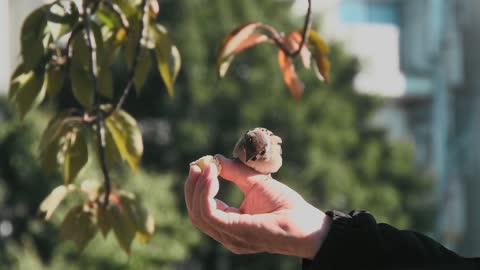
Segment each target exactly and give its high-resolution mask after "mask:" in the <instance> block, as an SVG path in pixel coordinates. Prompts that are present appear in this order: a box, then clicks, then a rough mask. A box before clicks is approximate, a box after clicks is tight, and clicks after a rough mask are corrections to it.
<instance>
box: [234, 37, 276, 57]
mask: <svg viewBox="0 0 480 270" xmlns="http://www.w3.org/2000/svg"><path fill="white" fill-rule="evenodd" d="M268 40H269V39H268V37H267V36H266V35H263V34H251V35H250V36H248V37H247V38H246V39H245V40H243V41H242V42H241V43H240V44H238V47H237V48H236V49H235V50H234V51H233V53H234V54H237V53H239V52H241V51H243V50H246V49H248V48H250V47H252V46H255V45H257V44H259V43H262V42H266V41H268Z"/></svg>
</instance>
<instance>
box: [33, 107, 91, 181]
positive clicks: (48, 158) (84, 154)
mask: <svg viewBox="0 0 480 270" xmlns="http://www.w3.org/2000/svg"><path fill="white" fill-rule="evenodd" d="M69 114H70V112H64V113H62V114H60V115H59V116H57V117H55V118H54V119H52V120H51V121H50V123H49V124H48V126H47V128H46V129H45V131H44V133H43V135H42V138H41V140H40V147H39V151H40V156H39V158H40V161H41V164H42V168H43V169H44V170H45V171H51V170H52V169H54V168H57V167H58V166H62V168H63V174H64V182H65V184H69V183H71V182H72V181H73V179H75V177H76V175H77V174H78V172H79V171H80V170H81V169H82V168H83V166H84V165H85V164H86V162H87V161H88V150H87V143H86V137H85V136H86V134H85V131H84V129H83V127H82V125H83V124H82V122H81V121H80V120H79V119H78V118H74V117H70V116H69Z"/></svg>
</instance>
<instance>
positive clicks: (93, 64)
mask: <svg viewBox="0 0 480 270" xmlns="http://www.w3.org/2000/svg"><path fill="white" fill-rule="evenodd" d="M98 2H99V1H97V2H96V3H98ZM96 3H95V4H96ZM96 7H98V4H97V5H94V6H93V8H90V7H89V6H88V3H87V1H84V2H83V9H84V12H83V15H82V16H83V20H84V22H85V40H86V42H87V47H88V52H89V56H90V57H89V58H88V65H89V70H88V71H89V72H88V74H89V76H90V79H91V80H92V82H93V93H94V94H93V97H94V98H93V100H94V108H95V113H96V124H97V129H96V133H97V147H98V153H99V159H100V167H101V169H102V173H103V177H104V180H105V182H104V183H105V199H104V202H103V203H104V207H107V206H108V201H109V196H110V191H111V181H110V174H109V172H108V167H107V160H106V156H105V127H104V124H105V123H104V115H103V112H102V110H101V109H100V91H99V87H98V80H97V75H98V73H97V52H96V50H97V44H96V43H95V40H94V39H93V40H92V36H93V32H92V26H91V21H90V19H91V18H90V16H91V15H92V14H93V13H92V12H94V10H96Z"/></svg>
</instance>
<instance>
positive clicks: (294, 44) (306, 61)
mask: <svg viewBox="0 0 480 270" xmlns="http://www.w3.org/2000/svg"><path fill="white" fill-rule="evenodd" d="M301 42H302V34H301V32H300V31H294V32H290V33H288V34H287V35H285V37H284V44H285V46H286V47H287V48H288V49H289V50H290V51H291V52H295V51H297V50H298V47H299V46H300V43H301ZM311 58H312V54H311V53H310V50H309V49H308V47H307V46H306V42H305V43H304V44H303V46H302V49H301V50H300V59H302V64H303V66H304V67H305V68H307V69H308V68H310V64H311V63H310V62H311V61H310V60H311Z"/></svg>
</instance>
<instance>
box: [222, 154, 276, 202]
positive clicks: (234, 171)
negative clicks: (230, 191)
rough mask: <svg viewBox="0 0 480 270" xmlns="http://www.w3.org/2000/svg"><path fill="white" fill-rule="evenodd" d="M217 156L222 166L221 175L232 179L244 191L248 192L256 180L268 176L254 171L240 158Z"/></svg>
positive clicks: (262, 179) (261, 179)
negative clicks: (239, 159)
mask: <svg viewBox="0 0 480 270" xmlns="http://www.w3.org/2000/svg"><path fill="white" fill-rule="evenodd" d="M215 158H217V159H218V161H219V162H220V165H221V166H222V170H221V171H220V176H221V177H222V178H224V179H226V180H229V181H232V182H233V183H234V184H235V185H237V186H238V187H239V188H240V190H242V191H243V193H247V192H248V191H249V190H250V189H251V187H252V186H253V184H255V182H258V181H264V180H265V179H266V178H268V176H267V175H265V174H260V173H258V172H256V171H254V170H253V169H251V168H249V167H247V166H246V165H245V164H243V163H241V162H240V161H238V160H233V159H228V158H226V157H224V156H222V155H215Z"/></svg>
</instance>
